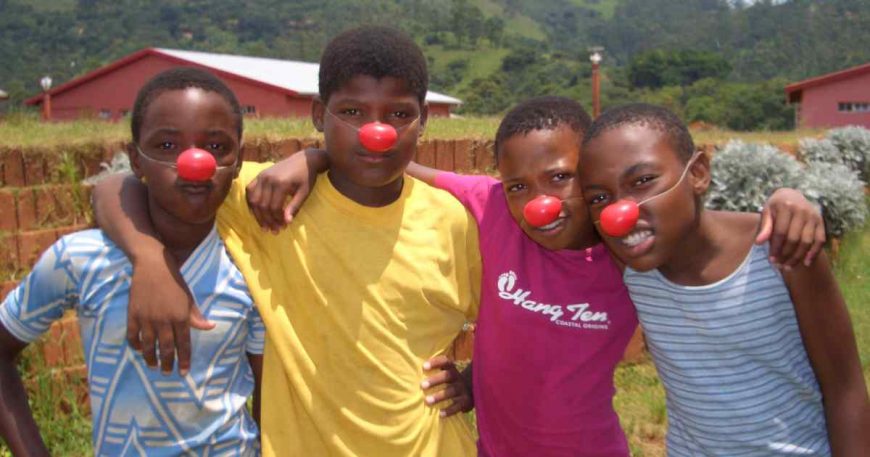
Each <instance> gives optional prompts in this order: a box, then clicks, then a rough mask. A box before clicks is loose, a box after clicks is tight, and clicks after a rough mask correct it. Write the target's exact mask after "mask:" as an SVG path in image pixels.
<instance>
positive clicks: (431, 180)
mask: <svg viewBox="0 0 870 457" xmlns="http://www.w3.org/2000/svg"><path fill="white" fill-rule="evenodd" d="M406 172H407V173H408V174H409V175H411V176H413V177H414V178H417V179H419V180H420V181H423V182H425V183H426V184H429V185H430V186H434V185H435V177H437V176H438V175H439V174H441V173H444V172H443V171H441V170H438V169H435V168H429V167H427V166H425V165H420V164H419V163H417V162H411V163H409V164H408V168H407V170H406Z"/></svg>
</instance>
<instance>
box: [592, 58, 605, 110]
mask: <svg viewBox="0 0 870 457" xmlns="http://www.w3.org/2000/svg"><path fill="white" fill-rule="evenodd" d="M603 50H604V48H601V47H594V48H590V49H589V52H591V54H590V55H589V61H590V62H592V117H593V118H596V117H598V115H599V114H601V75H600V74H599V67H600V64H601V51H603Z"/></svg>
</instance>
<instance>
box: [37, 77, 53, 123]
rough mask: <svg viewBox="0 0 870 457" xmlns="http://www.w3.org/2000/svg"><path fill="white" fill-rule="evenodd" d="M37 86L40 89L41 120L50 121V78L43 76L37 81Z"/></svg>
mask: <svg viewBox="0 0 870 457" xmlns="http://www.w3.org/2000/svg"><path fill="white" fill-rule="evenodd" d="M39 85H40V86H41V87H42V120H43V121H50V120H51V94H49V93H48V91H49V90H51V76H48V75H45V76H43V77H42V79H40V80H39Z"/></svg>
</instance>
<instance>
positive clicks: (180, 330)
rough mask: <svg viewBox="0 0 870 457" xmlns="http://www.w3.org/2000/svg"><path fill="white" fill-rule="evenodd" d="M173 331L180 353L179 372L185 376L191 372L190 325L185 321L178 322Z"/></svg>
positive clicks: (177, 349)
mask: <svg viewBox="0 0 870 457" xmlns="http://www.w3.org/2000/svg"><path fill="white" fill-rule="evenodd" d="M173 333H174V334H175V347H176V351H177V353H178V374H179V375H181V376H184V375H186V374H187V373H188V372H190V327H188V326H187V325H185V324H184V323H183V322H180V323H176V324H175V326H174V327H173Z"/></svg>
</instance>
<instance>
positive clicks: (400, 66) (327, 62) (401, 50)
mask: <svg viewBox="0 0 870 457" xmlns="http://www.w3.org/2000/svg"><path fill="white" fill-rule="evenodd" d="M360 75H365V76H371V77H373V78H375V79H381V78H384V77H388V76H390V77H393V78H397V79H400V80H402V81H405V84H407V86H408V89H409V90H411V91H412V92H413V93H414V95H416V96H417V99H418V100H419V101H420V104H421V105H422V104H423V103H424V102H425V101H426V91H427V89H428V87H429V72H428V70H427V69H426V58H425V57H423V51H421V50H420V47H419V46H417V44H416V43H414V40H413V39H411V37H410V36H408V35H407V34H405V33H404V32H401V31H399V30H396V29H393V28H390V27H382V26H363V27H358V28H355V29H351V30H348V31H345V32H343V33H341V34H340V35H338V36H336V37H335V38H333V39H332V40H331V41H330V42H329V44H327V45H326V49H324V50H323V55H322V56H321V57H320V74H319V75H318V89H319V91H320V98H321V99H322V100H323V103H326V102H328V101H329V97H330V96H331V95H332V94H333V93H334V92H335V91H337V90H338V89H339V88H340V87H341V86H342V85H343V84H345V83H347V82H348V81H350V80H351V79H353V78H354V77H356V76H360Z"/></svg>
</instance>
